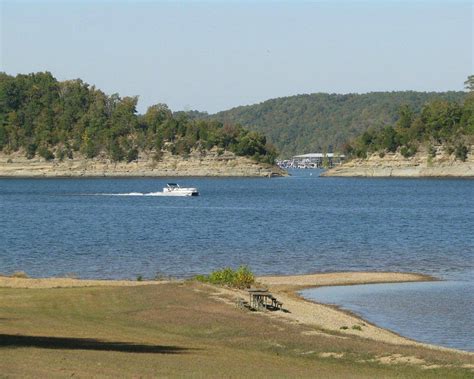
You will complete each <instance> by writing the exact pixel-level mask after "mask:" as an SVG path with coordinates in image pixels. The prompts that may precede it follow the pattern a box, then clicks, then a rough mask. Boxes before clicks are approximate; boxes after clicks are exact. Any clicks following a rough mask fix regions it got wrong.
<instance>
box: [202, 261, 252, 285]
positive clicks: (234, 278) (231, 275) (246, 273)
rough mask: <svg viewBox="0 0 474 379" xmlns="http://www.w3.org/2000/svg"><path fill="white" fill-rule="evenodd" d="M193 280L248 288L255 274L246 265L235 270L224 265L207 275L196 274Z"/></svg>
mask: <svg viewBox="0 0 474 379" xmlns="http://www.w3.org/2000/svg"><path fill="white" fill-rule="evenodd" d="M194 279H195V280H198V281H200V282H204V283H211V284H218V285H227V286H230V287H236V288H249V287H250V286H251V285H252V284H253V283H255V275H254V274H253V273H252V271H251V270H250V269H249V268H248V267H247V266H240V267H239V268H238V269H237V270H235V271H234V270H233V269H232V268H230V267H224V268H223V269H221V270H216V271H213V272H211V273H210V274H209V275H196V276H195V277H194Z"/></svg>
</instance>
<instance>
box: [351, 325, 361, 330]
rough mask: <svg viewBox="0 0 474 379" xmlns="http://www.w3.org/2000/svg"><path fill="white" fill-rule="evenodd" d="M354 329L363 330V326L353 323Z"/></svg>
mask: <svg viewBox="0 0 474 379" xmlns="http://www.w3.org/2000/svg"><path fill="white" fill-rule="evenodd" d="M352 329H354V330H362V327H360V326H359V325H352Z"/></svg>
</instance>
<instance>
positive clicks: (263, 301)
mask: <svg viewBox="0 0 474 379" xmlns="http://www.w3.org/2000/svg"><path fill="white" fill-rule="evenodd" d="M248 292H249V297H250V301H249V303H250V306H251V307H252V308H255V309H261V308H263V309H267V306H268V305H271V306H273V307H274V308H277V307H278V305H279V306H280V308H281V303H280V302H279V301H277V299H276V298H274V297H273V295H272V294H271V293H270V292H268V290H267V289H265V288H251V289H249V290H248Z"/></svg>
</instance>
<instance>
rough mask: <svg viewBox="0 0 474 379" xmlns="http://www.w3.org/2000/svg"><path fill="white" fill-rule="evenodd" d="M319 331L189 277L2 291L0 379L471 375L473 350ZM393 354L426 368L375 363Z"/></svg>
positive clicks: (403, 364)
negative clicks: (237, 301) (236, 301)
mask: <svg viewBox="0 0 474 379" xmlns="http://www.w3.org/2000/svg"><path fill="white" fill-rule="evenodd" d="M224 300H225V299H224ZM320 332H321V331H317V330H315V329H314V328H311V327H308V326H305V325H300V324H295V323H289V322H285V321H282V320H278V319H275V318H269V317H265V316H263V315H262V314H261V313H260V312H250V311H246V310H241V309H238V308H236V307H235V306H233V305H231V304H229V302H225V301H223V299H222V298H219V296H218V295H217V294H216V292H215V290H214V289H213V287H211V286H209V285H205V284H200V283H195V282H185V283H168V284H157V285H148V286H138V287H88V288H51V289H12V288H0V377H71V376H75V377H92V376H94V377H157V376H158V377H182V376H186V377H188V376H194V377H341V378H347V377H351V378H352V377H361V378H364V377H367V378H394V377H395V378H419V377H422V378H425V377H426V378H472V376H473V371H470V370H468V369H467V368H463V367H462V366H463V365H467V364H472V363H473V359H472V356H464V355H461V354H456V353H451V352H443V351H436V350H430V349H424V348H418V347H398V346H394V345H388V344H383V343H377V342H373V341H369V340H365V339H362V338H358V337H347V336H341V335H337V334H334V333H333V334H325V333H320ZM396 354H399V355H400V356H403V357H411V358H409V359H411V360H414V362H417V360H418V362H423V364H422V365H420V364H412V363H413V362H411V363H410V362H404V363H398V364H393V363H392V364H383V363H381V362H380V357H382V356H385V357H388V356H391V357H396V356H397V355H396ZM389 360H390V359H389ZM392 360H393V359H392ZM421 360H422V361H421ZM424 366H432V367H431V368H429V369H426V368H424Z"/></svg>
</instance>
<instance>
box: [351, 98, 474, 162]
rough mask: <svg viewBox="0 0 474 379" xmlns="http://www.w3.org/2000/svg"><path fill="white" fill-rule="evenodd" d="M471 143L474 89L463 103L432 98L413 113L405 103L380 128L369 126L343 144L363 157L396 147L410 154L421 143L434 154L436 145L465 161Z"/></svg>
mask: <svg viewBox="0 0 474 379" xmlns="http://www.w3.org/2000/svg"><path fill="white" fill-rule="evenodd" d="M473 144H474V92H471V93H470V94H469V95H467V97H466V99H465V101H464V103H462V104H459V103H458V102H455V101H446V100H434V101H432V102H429V103H427V104H426V105H425V106H423V108H422V110H421V112H420V113H419V114H417V113H416V112H415V111H414V110H413V108H411V107H409V106H407V105H405V106H402V107H401V108H400V110H399V116H398V120H397V121H396V122H395V123H394V124H393V125H388V126H385V127H384V128H383V129H373V128H372V129H369V130H367V131H365V132H364V133H362V134H361V135H360V136H359V137H357V138H356V139H355V140H353V141H352V142H350V143H348V144H346V145H345V149H344V150H345V152H346V154H349V155H352V156H356V157H360V158H365V157H367V155H368V154H370V153H375V152H378V153H379V154H380V156H381V157H383V156H384V155H385V153H387V152H396V151H399V152H400V153H401V154H402V155H403V156H405V157H407V158H408V157H410V156H412V155H414V154H416V152H417V151H418V149H419V147H420V146H422V145H425V146H426V147H427V151H428V154H429V157H431V158H434V156H435V155H436V146H441V145H442V146H443V148H444V149H445V151H446V152H447V153H448V154H449V155H451V154H453V153H454V154H455V156H456V158H457V159H460V160H462V161H465V160H466V158H467V154H468V152H469V147H470V146H472V145H473Z"/></svg>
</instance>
